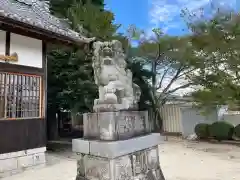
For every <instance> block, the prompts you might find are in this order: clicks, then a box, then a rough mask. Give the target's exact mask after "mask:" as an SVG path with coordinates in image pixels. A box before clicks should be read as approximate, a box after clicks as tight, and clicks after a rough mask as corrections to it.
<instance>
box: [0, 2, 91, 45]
mask: <svg viewBox="0 0 240 180" xmlns="http://www.w3.org/2000/svg"><path fill="white" fill-rule="evenodd" d="M41 3H43V2H41V1H39V0H1V1H0V21H2V22H4V21H5V20H6V21H8V22H9V21H11V20H12V21H13V22H14V21H15V22H19V23H20V25H22V26H24V25H26V26H29V27H30V28H31V27H32V28H35V29H38V30H39V31H45V32H48V35H50V36H51V34H55V35H56V36H57V37H58V38H59V39H61V38H63V39H68V40H69V41H72V42H74V43H90V42H92V41H94V40H95V38H87V37H84V36H83V35H81V34H79V33H77V32H75V31H73V30H71V29H70V28H68V27H66V25H65V24H63V23H62V22H61V20H60V19H58V18H56V17H55V16H53V15H51V14H50V12H49V11H48V10H47V9H46V8H44V6H43V5H42V4H41Z"/></svg>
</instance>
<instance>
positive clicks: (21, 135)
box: [0, 119, 46, 154]
mask: <svg viewBox="0 0 240 180" xmlns="http://www.w3.org/2000/svg"><path fill="white" fill-rule="evenodd" d="M45 132H46V130H45V120H43V119H26V120H0V154H2V153H9V152H15V151H21V150H27V149H33V148H39V147H44V146H46V135H45V134H46V133H45Z"/></svg>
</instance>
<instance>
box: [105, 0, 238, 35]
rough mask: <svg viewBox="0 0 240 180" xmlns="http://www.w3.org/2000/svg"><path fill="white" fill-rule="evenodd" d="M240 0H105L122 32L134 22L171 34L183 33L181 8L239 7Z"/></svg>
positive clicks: (145, 27) (183, 25) (146, 28)
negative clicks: (158, 28)
mask: <svg viewBox="0 0 240 180" xmlns="http://www.w3.org/2000/svg"><path fill="white" fill-rule="evenodd" d="M237 1H239V0H105V4H106V9H109V10H111V11H112V12H113V13H114V14H115V23H118V24H122V27H121V28H120V30H119V31H120V32H125V30H126V28H127V27H128V26H129V25H131V24H134V25H136V26H137V27H138V28H141V29H144V30H145V31H147V32H149V33H150V32H151V29H152V28H155V27H160V28H161V29H162V30H163V31H164V32H166V33H168V34H171V35H179V34H183V33H185V32H186V31H183V29H184V28H185V23H184V22H183V20H182V19H181V17H180V12H181V9H184V8H187V9H189V10H191V11H196V10H198V9H199V8H200V7H205V6H207V5H209V4H210V2H212V3H214V4H218V5H221V6H222V7H231V8H236V7H239V4H240V3H238V4H237Z"/></svg>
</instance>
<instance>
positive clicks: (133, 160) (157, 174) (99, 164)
mask: <svg viewBox="0 0 240 180" xmlns="http://www.w3.org/2000/svg"><path fill="white" fill-rule="evenodd" d="M158 152H159V151H158V146H155V147H152V148H148V149H144V150H141V151H137V152H134V153H130V154H127V155H124V156H121V157H116V158H113V159H109V158H103V157H97V156H93V155H86V154H78V160H77V167H78V168H77V178H76V179H77V180H83V179H85V180H161V179H162V177H161V168H160V164H159V156H158Z"/></svg>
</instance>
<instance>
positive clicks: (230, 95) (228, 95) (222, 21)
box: [189, 10, 240, 107]
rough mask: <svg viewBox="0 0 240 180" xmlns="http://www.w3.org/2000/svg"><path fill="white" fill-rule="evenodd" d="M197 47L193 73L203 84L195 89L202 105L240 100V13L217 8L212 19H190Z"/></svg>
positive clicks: (192, 41)
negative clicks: (195, 70)
mask: <svg viewBox="0 0 240 180" xmlns="http://www.w3.org/2000/svg"><path fill="white" fill-rule="evenodd" d="M189 27H190V29H191V30H192V35H191V36H190V42H191V45H192V48H193V49H194V52H195V53H194V54H193V57H194V58H195V62H194V64H193V65H194V66H195V67H196V68H197V69H198V71H197V72H196V73H195V74H194V76H192V80H193V81H194V82H198V84H199V85H200V86H201V87H202V88H201V89H200V90H198V91H196V92H194V93H193V96H194V97H195V99H196V100H197V101H198V102H199V103H200V105H201V106H206V107H209V106H216V105H224V104H228V105H229V104H235V105H237V106H239V103H240V84H239V80H240V74H239V73H240V71H239V70H240V66H239V64H240V44H239V40H240V15H239V14H237V13H235V12H234V11H221V10H218V11H216V13H215V14H213V17H212V18H211V19H200V20H195V21H190V22H189Z"/></svg>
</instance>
